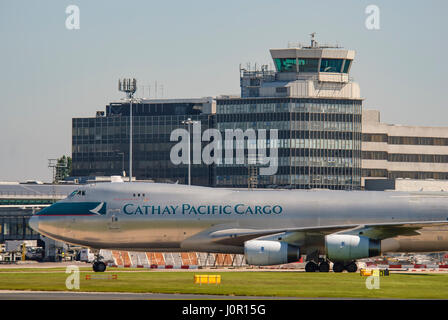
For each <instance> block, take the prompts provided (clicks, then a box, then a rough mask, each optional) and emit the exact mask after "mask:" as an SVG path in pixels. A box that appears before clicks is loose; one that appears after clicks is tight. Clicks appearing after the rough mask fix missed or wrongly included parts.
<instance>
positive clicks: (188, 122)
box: [181, 118, 198, 185]
mask: <svg viewBox="0 0 448 320" xmlns="http://www.w3.org/2000/svg"><path fill="white" fill-rule="evenodd" d="M197 122H198V121H193V120H191V118H188V119H187V120H183V121H182V122H181V123H182V124H186V125H187V126H188V185H191V146H190V145H191V130H190V125H191V124H195V123H197Z"/></svg>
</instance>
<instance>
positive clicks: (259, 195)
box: [30, 182, 448, 272]
mask: <svg viewBox="0 0 448 320" xmlns="http://www.w3.org/2000/svg"><path fill="white" fill-rule="evenodd" d="M30 226H31V227H32V228H33V229H34V230H36V231H37V232H39V233H41V234H43V235H45V236H47V237H50V238H53V239H55V240H59V241H64V242H68V243H71V244H76V245H81V246H85V247H88V248H92V249H95V250H96V251H97V252H99V249H116V250H129V251H163V252H167V251H172V252H182V251H198V252H215V253H238V254H244V255H245V258H246V261H247V263H248V264H250V265H275V264H283V263H288V262H294V261H298V260H299V259H300V257H301V256H302V255H306V260H307V261H308V263H307V264H306V271H308V272H312V271H317V270H319V271H321V272H328V271H329V269H330V264H329V262H330V261H331V262H333V271H334V272H342V271H343V270H347V271H348V272H355V271H356V269H357V266H356V263H355V261H356V259H362V258H367V257H373V256H378V255H380V254H381V253H384V252H434V251H448V194H447V193H443V192H441V193H422V192H416V193H401V192H373V191H370V192H367V191H325V190H321V191H315V190H256V191H253V190H236V189H219V188H207V187H198V186H186V185H178V184H159V183H138V182H133V183H119V182H118V183H101V184H96V185H95V184H93V185H86V186H82V187H80V188H79V190H76V191H74V192H73V193H72V194H70V195H69V196H68V197H67V198H66V199H64V200H61V201H59V202H57V203H55V204H53V205H51V206H50V207H47V208H45V209H43V210H41V211H40V212H38V213H36V214H35V215H34V216H33V217H32V218H31V219H30ZM93 269H94V271H99V272H102V271H105V269H106V264H105V263H104V262H103V261H101V257H100V256H99V254H97V259H96V260H95V262H94V264H93Z"/></svg>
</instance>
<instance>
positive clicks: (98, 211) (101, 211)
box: [89, 202, 106, 215]
mask: <svg viewBox="0 0 448 320" xmlns="http://www.w3.org/2000/svg"><path fill="white" fill-rule="evenodd" d="M104 205H105V203H104V202H101V203H100V204H99V205H98V206H97V207H96V208H95V209H92V210H89V211H90V212H92V213H94V214H97V215H103V214H105V213H106V207H105V206H104ZM103 208H104V209H103Z"/></svg>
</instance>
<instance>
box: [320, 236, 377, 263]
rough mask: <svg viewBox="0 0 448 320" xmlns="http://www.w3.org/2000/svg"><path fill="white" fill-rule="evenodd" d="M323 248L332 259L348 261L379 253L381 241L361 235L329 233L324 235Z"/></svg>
mask: <svg viewBox="0 0 448 320" xmlns="http://www.w3.org/2000/svg"><path fill="white" fill-rule="evenodd" d="M325 250H326V252H327V257H328V258H329V259H330V260H332V261H350V260H355V259H362V258H368V257H375V256H379V255H380V254H381V241H380V240H374V239H370V238H367V237H363V236H355V235H345V234H330V235H328V236H325Z"/></svg>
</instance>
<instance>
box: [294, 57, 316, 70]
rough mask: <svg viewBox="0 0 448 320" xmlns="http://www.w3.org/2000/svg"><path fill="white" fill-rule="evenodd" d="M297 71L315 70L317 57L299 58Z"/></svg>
mask: <svg viewBox="0 0 448 320" xmlns="http://www.w3.org/2000/svg"><path fill="white" fill-rule="evenodd" d="M298 64H299V72H317V68H318V66H319V59H306V58H299V59H298Z"/></svg>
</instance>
